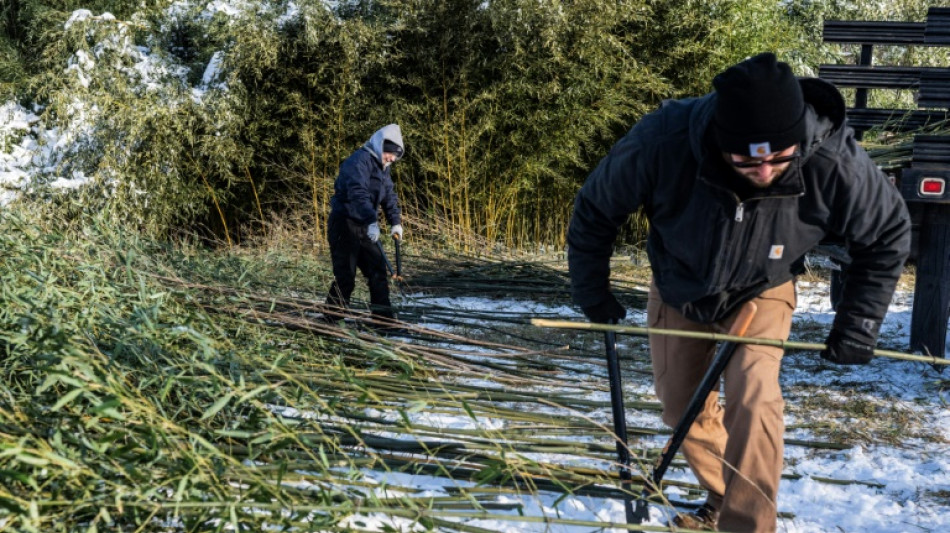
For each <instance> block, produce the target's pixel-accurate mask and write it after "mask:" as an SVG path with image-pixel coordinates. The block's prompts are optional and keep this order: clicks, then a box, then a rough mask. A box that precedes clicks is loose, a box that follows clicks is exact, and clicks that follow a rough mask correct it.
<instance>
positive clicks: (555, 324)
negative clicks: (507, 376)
mask: <svg viewBox="0 0 950 533" xmlns="http://www.w3.org/2000/svg"><path fill="white" fill-rule="evenodd" d="M531 324H533V325H535V326H538V327H542V328H555V329H576V330H590V331H614V332H616V333H625V334H628V335H640V336H645V335H670V336H675V337H688V338H693V339H709V340H714V341H717V342H718V341H729V342H735V343H741V344H754V345H761V346H778V347H780V348H782V349H786V350H814V351H821V350H824V349H825V348H826V346H825V345H824V344H820V343H815V342H796V341H785V340H781V339H764V338H757V337H736V336H734V335H725V334H721V333H705V332H700V331H683V330H678V329H662V328H641V327H636V326H616V325H610V324H597V323H593V322H572V321H567V320H548V319H542V318H539V319H533V320H531ZM874 355H875V356H877V357H888V358H891V359H901V360H904V361H918V362H921V363H929V364H932V365H950V360H948V359H944V358H937V357H934V356H926V355H914V354H908V353H903V352H896V351H892V350H878V349H875V350H874Z"/></svg>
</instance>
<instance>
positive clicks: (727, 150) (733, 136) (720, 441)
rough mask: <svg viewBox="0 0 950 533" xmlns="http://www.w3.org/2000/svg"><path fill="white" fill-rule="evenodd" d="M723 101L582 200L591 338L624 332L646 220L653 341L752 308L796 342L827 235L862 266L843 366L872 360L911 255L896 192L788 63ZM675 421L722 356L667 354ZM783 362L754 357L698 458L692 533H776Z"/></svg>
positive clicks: (768, 355)
mask: <svg viewBox="0 0 950 533" xmlns="http://www.w3.org/2000/svg"><path fill="white" fill-rule="evenodd" d="M713 85H714V87H715V91H714V92H713V93H710V94H707V95H705V96H702V97H699V98H689V99H683V100H676V101H667V102H664V104H663V105H662V106H661V108H660V109H659V110H657V111H655V112H653V113H651V114H649V115H647V116H645V117H644V118H643V119H642V120H641V121H640V122H639V123H638V124H637V125H636V126H635V127H634V128H633V129H631V130H630V132H629V133H627V134H626V135H625V136H624V137H623V138H622V139H620V141H618V142H617V143H616V145H614V147H613V148H612V149H611V151H610V153H609V154H608V155H607V156H606V157H604V159H603V160H601V162H600V164H599V165H598V166H597V168H596V169H594V171H593V172H592V173H591V175H590V176H589V177H588V179H587V181H586V183H585V184H584V186H583V187H582V188H581V190H580V191H579V192H578V195H577V198H576V200H575V205H574V214H573V217H572V220H571V224H570V228H569V230H568V261H569V266H570V272H571V281H572V294H573V298H574V301H575V303H577V304H578V305H579V306H580V307H581V308H582V309H583V310H584V313H585V314H586V315H587V317H588V318H589V319H590V320H591V321H595V322H608V321H614V320H621V319H623V318H624V317H625V316H626V311H625V309H624V308H623V307H622V306H621V305H620V304H619V303H618V302H617V300H616V298H614V296H613V295H612V294H611V292H610V290H609V276H610V271H609V260H610V256H611V253H612V248H613V243H614V240H615V239H616V236H617V232H618V228H619V227H620V226H621V225H622V224H623V223H624V222H625V221H626V220H627V218H628V217H629V215H630V214H632V213H633V212H634V211H636V210H637V209H640V208H642V209H643V213H644V214H645V216H646V217H647V219H648V220H649V223H650V233H649V237H648V241H647V253H648V255H649V258H650V264H651V268H652V273H653V283H652V287H651V291H650V297H649V300H648V313H647V315H648V322H649V325H650V326H651V327H659V328H668V329H683V330H692V331H705V332H713V331H715V332H723V331H725V330H727V329H728V327H729V325H730V324H731V322H732V319H733V317H734V316H735V314H736V311H737V310H738V308H739V307H740V305H741V304H743V303H744V302H747V301H754V302H755V303H756V304H757V306H758V313H757V314H756V317H755V319H754V321H753V322H752V324H751V326H750V328H749V330H748V331H747V335H749V336H754V337H770V338H780V339H787V338H788V334H789V330H790V328H791V316H792V311H793V310H794V309H795V289H794V277H795V276H796V275H797V274H798V273H800V271H801V269H802V266H803V262H804V255H805V253H806V252H808V251H809V250H810V249H811V248H812V247H813V246H815V244H817V243H818V242H819V241H820V240H822V239H823V238H825V237H827V236H833V237H835V238H836V239H841V240H843V241H844V242H845V243H847V247H848V250H849V254H850V255H851V259H852V263H851V265H850V268H849V270H848V273H849V275H848V277H847V281H846V283H845V286H844V289H843V297H842V300H841V303H840V304H839V305H838V308H837V314H836V317H835V321H834V325H833V327H832V330H831V333H830V335H829V336H828V339H827V345H828V348H827V350H824V351H823V352H822V353H821V357H823V358H825V359H827V360H829V361H832V362H835V363H839V364H863V363H867V362H868V361H870V359H871V355H872V351H873V348H874V346H875V344H876V342H877V335H878V330H879V328H880V325H881V321H882V319H883V317H884V315H885V313H886V311H887V307H888V304H889V302H890V299H891V296H892V294H893V291H894V287H895V285H896V282H897V280H898V278H899V276H900V274H901V272H902V268H903V264H904V260H905V259H906V257H907V255H908V253H909V248H910V219H909V216H908V214H907V209H906V206H905V205H904V202H903V200H902V199H901V197H900V195H899V194H898V192H897V190H896V188H895V187H894V186H893V185H892V184H891V183H890V182H889V181H888V179H887V177H886V176H884V175H883V174H882V173H881V172H880V170H879V169H878V168H877V167H876V166H875V165H874V163H873V162H872V161H871V159H870V158H869V157H868V155H867V153H866V152H865V151H864V150H863V149H862V148H861V147H860V146H858V144H857V142H856V141H855V139H854V136H853V131H852V130H851V128H849V127H848V126H847V124H846V121H845V105H844V101H843V99H842V97H841V95H840V93H839V92H838V91H837V89H835V88H834V87H833V86H832V85H831V84H829V83H827V82H824V81H823V80H820V79H816V78H802V79H796V78H795V77H794V76H793V75H792V73H791V69H790V68H789V66H788V65H787V64H785V63H781V62H778V61H777V60H776V58H775V56H774V55H773V54H771V53H764V54H760V55H757V56H755V57H752V58H749V59H747V60H745V61H743V62H741V63H739V64H737V65H734V66H732V67H730V68H729V69H727V70H725V71H724V72H722V73H721V74H719V75H718V76H716V78H715V79H714V80H713ZM650 352H651V358H652V360H653V373H654V381H655V388H656V393H657V396H658V397H659V399H660V401H661V403H662V404H663V414H662V418H663V421H664V422H665V423H666V424H668V425H670V426H673V425H675V424H676V422H677V421H678V420H679V419H680V417H681V415H682V413H683V411H684V410H685V407H686V404H687V403H688V401H689V398H690V396H691V394H692V393H693V391H694V390H695V388H696V385H698V383H699V381H700V380H701V378H702V376H703V374H704V373H705V370H706V367H707V366H708V365H709V363H710V362H711V359H712V356H713V352H714V343H713V342H711V341H707V340H696V339H688V338H682V337H672V336H666V337H664V336H658V335H654V336H651V338H650ZM782 354H783V351H782V350H781V349H780V348H777V347H766V346H751V345H741V346H740V347H739V349H737V350H736V353H735V355H734V356H733V358H732V360H731V362H730V363H729V366H728V367H727V368H726V370H725V372H724V373H723V378H724V387H725V389H724V393H725V397H726V401H725V407H723V406H721V405H720V402H719V398H718V395H719V391H718V390H715V391H713V393H712V394H711V395H710V397H709V398H708V399H707V402H706V404H705V409H704V411H703V412H702V413H701V414H700V415H699V417H698V418H697V419H696V422H695V423H694V424H693V427H692V429H691V430H690V433H689V435H688V436H687V439H686V441H685V442H684V443H683V453H684V455H685V456H686V459H687V461H688V462H689V464H690V467H691V469H692V470H693V472H694V474H695V475H696V477H697V479H698V480H699V481H700V483H701V484H702V485H703V486H704V487H705V488H706V489H707V491H708V497H707V501H706V505H705V506H704V507H703V508H701V509H700V510H699V511H698V512H697V513H694V514H692V515H680V516H678V517H676V518H675V519H674V522H675V523H676V524H677V525H679V526H680V527H690V528H700V527H702V528H708V529H715V528H716V527H717V525H718V527H720V528H723V529H724V530H727V531H737V532H741V531H774V530H775V528H776V508H775V497H776V495H777V493H778V484H779V478H780V476H781V471H782V455H783V433H784V424H783V420H782V416H783V410H784V401H783V399H782V395H781V389H780V386H779V383H778V373H779V372H778V371H779V366H780V362H781V357H782Z"/></svg>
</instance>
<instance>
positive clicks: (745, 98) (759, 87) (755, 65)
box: [712, 52, 805, 157]
mask: <svg viewBox="0 0 950 533" xmlns="http://www.w3.org/2000/svg"><path fill="white" fill-rule="evenodd" d="M713 86H714V87H715V88H716V94H717V95H718V96H717V100H716V111H715V115H714V117H713V123H712V127H713V131H714V133H715V135H716V140H717V141H718V143H719V147H720V148H721V149H722V151H724V152H728V153H731V154H742V155H745V156H750V157H762V156H765V155H768V154H770V153H773V152H780V151H782V150H784V149H786V148H788V147H789V146H792V145H793V144H795V143H798V142H800V141H801V140H802V138H803V137H804V136H805V100H804V98H803V97H802V89H801V87H800V86H799V84H798V80H796V79H795V76H794V75H793V74H792V69H791V68H790V67H789V66H788V64H787V63H781V62H779V61H777V60H776V59H775V54H773V53H771V52H766V53H763V54H759V55H757V56H755V57H751V58H749V59H746V60H745V61H742V62H741V63H739V64H737V65H734V66H732V67H729V68H728V69H726V70H725V71H724V72H722V73H721V74H719V75H718V76H716V77H715V79H713Z"/></svg>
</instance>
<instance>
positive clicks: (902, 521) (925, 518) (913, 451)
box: [350, 283, 950, 533]
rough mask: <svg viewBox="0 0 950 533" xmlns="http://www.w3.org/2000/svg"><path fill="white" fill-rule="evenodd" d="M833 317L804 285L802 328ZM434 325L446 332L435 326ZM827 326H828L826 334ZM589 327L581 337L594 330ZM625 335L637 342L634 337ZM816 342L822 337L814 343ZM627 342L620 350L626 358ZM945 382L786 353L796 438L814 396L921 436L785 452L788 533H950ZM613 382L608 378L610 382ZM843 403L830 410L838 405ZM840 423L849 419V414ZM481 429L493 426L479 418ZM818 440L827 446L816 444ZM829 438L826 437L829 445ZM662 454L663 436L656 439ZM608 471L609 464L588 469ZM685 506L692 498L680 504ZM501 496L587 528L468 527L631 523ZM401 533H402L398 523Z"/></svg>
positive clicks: (517, 307)
mask: <svg viewBox="0 0 950 533" xmlns="http://www.w3.org/2000/svg"><path fill="white" fill-rule="evenodd" d="M411 298H412V299H413V300H414V301H416V302H418V301H425V304H426V305H429V306H432V305H437V306H444V307H445V308H448V309H466V310H476V311H479V310H480V311H485V312H496V311H497V312H504V313H530V314H537V315H547V314H555V315H558V316H560V317H561V318H564V319H577V320H582V319H583V317H581V316H580V315H579V314H578V313H577V312H576V311H575V310H574V309H572V308H570V307H567V306H547V305H544V304H540V303H537V302H529V301H514V300H492V299H485V298H433V297H426V296H425V295H422V294H414V295H411ZM911 305H912V294H908V293H904V292H899V293H897V294H896V295H895V297H894V300H893V303H892V305H891V307H890V311H889V314H888V316H887V318H886V321H885V323H884V326H883V328H882V336H881V339H882V340H881V347H885V348H888V349H894V350H899V351H906V348H907V344H908V336H909V331H910V314H911V313H910V309H911ZM833 318H834V314H833V312H832V310H831V308H830V302H829V301H828V288H827V285H825V284H821V283H800V284H799V298H798V308H797V310H796V318H795V327H794V328H793V338H794V335H795V332H796V331H798V330H800V329H802V328H814V326H815V325H816V324H817V325H819V326H820V328H819V329H820V330H821V331H827V328H828V326H829V325H830V323H831V322H832V320H833ZM627 322H629V323H632V324H634V325H639V326H643V325H644V323H645V317H644V316H643V313H636V314H633V315H632V316H631V317H630V318H628V319H627ZM425 325H426V326H427V327H441V326H438V324H435V323H432V324H429V323H426V324H425ZM822 328H823V329H822ZM590 334H591V333H587V332H582V333H578V335H590ZM627 339H630V338H629V337H628V338H627ZM810 340H811V341H812V342H820V341H816V340H815V339H810ZM623 349H624V344H623V343H621V344H620V350H621V357H623ZM941 378H942V376H941V375H940V374H939V373H937V372H936V371H935V370H933V368H932V367H931V366H930V365H927V364H923V363H917V362H908V361H900V360H895V359H887V358H876V359H875V360H874V361H873V362H872V363H871V364H869V365H867V366H859V367H839V366H834V365H829V364H826V363H822V362H821V360H820V359H819V358H818V355H817V353H814V352H795V353H789V354H787V355H786V358H785V363H784V364H783V375H782V381H783V387H784V390H785V396H786V400H787V402H788V405H789V409H787V412H786V423H787V425H788V426H789V427H790V429H789V431H788V432H787V434H786V437H787V438H794V439H800V440H808V439H809V438H810V437H815V435H814V434H813V432H812V431H811V430H810V429H808V427H809V424H810V423H812V422H815V421H814V420H812V419H811V416H810V414H809V413H810V412H809V410H808V409H807V408H806V409H803V408H801V404H802V402H803V401H805V400H806V399H809V398H811V397H813V396H815V395H819V394H827V395H828V398H830V399H831V400H832V402H833V401H835V400H836V399H840V400H841V401H842V405H844V403H845V402H847V401H855V400H859V401H866V402H869V403H871V404H872V405H877V406H878V408H880V409H897V410H900V411H901V412H902V413H903V414H905V415H906V416H907V417H910V418H911V419H913V420H914V421H915V424H916V426H915V427H916V430H915V432H913V433H912V434H911V435H902V436H900V437H902V438H897V439H895V440H894V441H892V442H878V441H876V440H874V439H873V438H872V439H869V440H867V441H858V442H856V443H855V444H854V445H853V446H852V447H851V448H849V449H844V450H823V449H815V448H812V447H806V446H796V445H789V446H786V453H785V457H786V465H785V469H784V479H783V482H782V485H781V488H780V494H779V499H778V509H779V512H780V513H782V514H783V515H784V516H783V517H781V518H780V519H779V525H778V526H779V527H778V529H779V531H782V532H789V533H819V532H855V533H857V532H863V533H877V532H880V533H885V532H887V533H895V532H921V531H934V532H935V531H950V444H948V441H950V429H948V428H950V403H948V401H950V389H948V388H947V387H946V384H944V383H942V381H941ZM624 380H625V381H624V389H625V395H626V398H627V399H628V401H629V399H630V398H631V397H647V398H649V399H655V398H654V397H652V383H651V382H650V380H649V379H648V378H646V379H641V378H637V377H636V376H634V375H629V373H628V375H626V376H625V377H624ZM604 381H605V383H604V387H606V380H604ZM607 398H608V390H607V389H606V388H604V389H603V390H602V391H599V392H595V393H592V394H591V396H590V397H589V399H596V400H598V401H606V400H607ZM833 406H834V404H833V403H832V407H831V410H833ZM585 414H586V415H587V416H590V417H591V418H592V419H595V420H598V421H599V422H601V423H604V424H608V425H609V424H610V420H611V419H610V413H609V411H606V412H596V413H595V412H590V413H585ZM414 416H415V418H414V422H418V423H419V424H424V425H427V426H436V427H446V428H475V427H476V425H478V424H476V422H475V421H473V420H472V419H471V418H470V417H468V416H466V415H465V413H459V415H458V416H451V415H445V414H432V413H424V412H420V413H416V414H415V415H414ZM841 416H847V415H846V414H845V413H841ZM479 424H480V425H482V426H483V427H484V425H486V424H491V421H481V422H480V423H479ZM659 424H660V422H659V420H658V416H657V415H656V414H649V413H647V414H640V413H638V414H635V415H634V416H631V414H630V413H628V425H631V426H632V425H641V426H649V427H658V426H659ZM814 440H822V439H821V438H819V437H815V438H814ZM826 440H827V439H826ZM654 441H655V442H654V444H655V446H656V447H657V448H659V447H660V446H662V444H663V443H664V442H665V437H656V438H654ZM531 458H532V459H537V460H539V461H549V462H552V463H557V462H559V461H562V462H563V461H564V460H565V457H563V456H555V455H551V456H544V455H540V454H532V455H531ZM589 466H592V467H596V468H609V466H607V465H604V464H591V465H589ZM365 475H366V476H367V480H369V481H374V482H377V483H379V484H381V485H390V486H401V487H414V488H416V489H418V490H421V491H424V494H427V495H432V496H440V495H442V496H444V495H445V494H446V492H445V487H471V486H473V484H472V483H468V482H465V481H455V480H449V479H444V478H436V477H430V476H425V475H409V474H402V473H383V472H379V471H366V472H365ZM823 478H830V479H835V480H853V481H854V482H855V483H850V484H833V483H829V482H827V481H823ZM667 479H671V480H672V479H679V480H683V481H690V482H695V480H694V479H693V478H692V475H691V474H690V473H688V472H687V471H685V470H677V469H672V470H671V471H670V472H669V473H668V475H667ZM668 494H669V495H670V496H671V497H673V498H674V499H676V498H679V497H680V496H684V494H681V493H679V492H678V491H677V489H675V488H674V489H669V490H668ZM679 499H683V498H679ZM495 501H499V502H501V501H504V502H513V503H514V502H517V503H520V504H521V505H523V508H522V511H521V512H522V514H523V515H524V516H528V517H539V516H544V517H552V518H556V519H560V520H562V521H564V520H566V521H577V522H580V523H587V524H585V525H567V524H563V523H553V524H551V523H543V522H528V521H523V520H522V519H520V518H519V514H518V513H517V512H515V511H512V512H510V513H507V518H510V519H506V518H503V517H505V516H506V513H504V512H502V511H497V510H496V511H492V516H493V517H498V518H496V519H492V520H474V521H470V522H467V523H468V524H470V525H474V526H478V527H482V528H486V529H488V530H492V531H503V532H523V531H539V532H540V531H544V532H565V533H567V532H570V533H574V532H577V533H580V532H587V531H595V530H605V531H620V529H619V528H613V529H611V528H606V526H604V527H598V526H597V524H594V523H600V524H605V523H611V522H613V523H624V522H625V518H624V516H625V515H624V508H623V504H622V502H621V501H620V500H614V499H603V498H595V497H575V496H568V497H564V495H563V494H561V493H553V492H541V493H538V494H537V495H531V494H524V495H522V496H520V497H517V498H515V497H512V496H505V497H503V498H502V499H498V500H495ZM668 519H669V517H668V516H667V515H666V514H665V511H664V510H663V509H661V508H659V507H656V506H652V508H651V519H650V521H649V522H648V523H646V524H645V525H648V526H654V527H656V526H665V525H666V523H667V521H668ZM350 524H352V525H359V526H361V527H368V528H371V529H380V530H382V529H384V528H386V527H388V526H402V527H406V524H407V523H406V522H404V521H401V520H393V519H391V518H387V517H383V516H370V517H365V516H360V517H354V518H353V519H352V520H351V521H350ZM397 528H398V527H397Z"/></svg>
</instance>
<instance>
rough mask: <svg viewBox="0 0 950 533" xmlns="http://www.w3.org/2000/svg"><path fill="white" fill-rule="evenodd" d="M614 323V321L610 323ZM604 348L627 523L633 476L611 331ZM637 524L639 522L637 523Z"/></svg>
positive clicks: (614, 338) (631, 512)
mask: <svg viewBox="0 0 950 533" xmlns="http://www.w3.org/2000/svg"><path fill="white" fill-rule="evenodd" d="M611 323H616V321H613V320H612V321H611ZM604 346H605V348H606V350H607V377H608V379H609V380H610V408H611V411H612V412H613V417H614V433H615V434H616V435H617V461H618V462H619V463H620V487H621V488H622V489H623V491H624V498H623V503H624V509H625V510H626V512H627V523H628V524H629V523H631V522H633V521H634V520H635V516H634V509H633V495H632V492H631V489H630V485H631V484H632V482H633V476H632V475H631V474H630V448H628V447H627V414H626V412H625V410H624V406H623V388H622V387H621V381H620V358H619V357H617V334H616V333H614V332H613V331H605V332H604ZM637 523H639V522H637Z"/></svg>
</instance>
